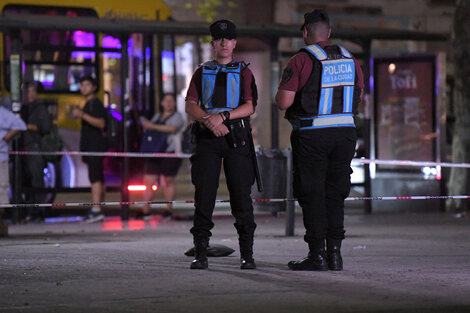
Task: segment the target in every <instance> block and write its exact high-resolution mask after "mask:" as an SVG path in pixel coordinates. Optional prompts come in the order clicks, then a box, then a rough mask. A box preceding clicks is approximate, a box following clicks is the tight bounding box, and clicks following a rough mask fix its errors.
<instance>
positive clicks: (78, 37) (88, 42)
mask: <svg viewBox="0 0 470 313" xmlns="http://www.w3.org/2000/svg"><path fill="white" fill-rule="evenodd" d="M73 42H74V43H75V46H76V47H87V48H92V47H94V46H95V35H94V34H93V33H87V32H84V31H81V30H77V31H75V32H74V33H73Z"/></svg>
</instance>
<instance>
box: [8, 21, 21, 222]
mask: <svg viewBox="0 0 470 313" xmlns="http://www.w3.org/2000/svg"><path fill="white" fill-rule="evenodd" d="M10 38H11V55H10V92H11V104H12V105H11V110H12V111H13V113H15V114H16V115H19V114H20V111H21V77H22V72H21V41H20V33H19V31H17V30H15V31H11V32H10ZM19 148H20V146H19V140H18V137H17V136H16V137H15V138H14V139H13V149H14V150H19ZM13 169H14V175H13V188H12V190H13V203H21V187H22V186H21V185H22V181H21V176H22V173H21V160H20V156H19V155H15V156H14V157H13ZM11 215H12V220H13V223H17V222H18V221H19V212H18V209H14V210H12V212H11Z"/></svg>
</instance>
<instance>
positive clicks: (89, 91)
mask: <svg viewBox="0 0 470 313" xmlns="http://www.w3.org/2000/svg"><path fill="white" fill-rule="evenodd" d="M97 88H98V84H97V82H96V80H95V78H94V77H93V76H91V75H85V76H83V77H81V78H80V93H81V94H82V95H83V96H84V97H85V100H86V103H85V106H84V107H83V109H80V108H78V107H74V108H73V109H72V116H73V117H75V118H81V120H82V130H81V134H80V151H86V152H106V151H107V150H108V147H107V142H106V137H105V133H104V131H105V126H106V109H105V107H104V105H103V103H102V102H101V101H100V100H99V99H98V98H97V97H96V91H97ZM82 159H83V162H85V163H86V164H87V165H88V178H89V180H90V183H91V198H92V202H94V203H96V202H103V201H104V196H105V192H106V189H105V188H106V187H105V184H104V170H103V160H104V157H101V156H83V157H82ZM85 221H86V222H88V223H94V222H102V221H104V214H103V212H102V211H101V207H100V206H99V205H93V206H92V207H91V209H90V211H89V212H88V215H87V216H86V217H85Z"/></svg>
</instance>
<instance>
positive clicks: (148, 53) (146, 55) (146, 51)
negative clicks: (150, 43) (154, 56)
mask: <svg viewBox="0 0 470 313" xmlns="http://www.w3.org/2000/svg"><path fill="white" fill-rule="evenodd" d="M145 58H146V59H147V60H148V59H150V47H147V48H145Z"/></svg>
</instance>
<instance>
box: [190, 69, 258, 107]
mask: <svg viewBox="0 0 470 313" xmlns="http://www.w3.org/2000/svg"><path fill="white" fill-rule="evenodd" d="M241 75H242V81H243V96H244V97H243V98H244V99H245V101H249V100H253V105H256V100H257V99H254V97H253V94H254V91H253V83H254V81H255V78H254V76H253V73H252V72H251V70H250V69H249V68H245V69H244V70H243V71H242V74H241ZM201 94H202V66H200V67H198V68H197V69H196V71H195V72H194V74H193V77H192V78H191V82H190V83H189V88H188V92H187V94H186V101H188V100H191V101H194V102H196V103H198V102H199V101H201ZM241 104H243V103H241Z"/></svg>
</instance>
